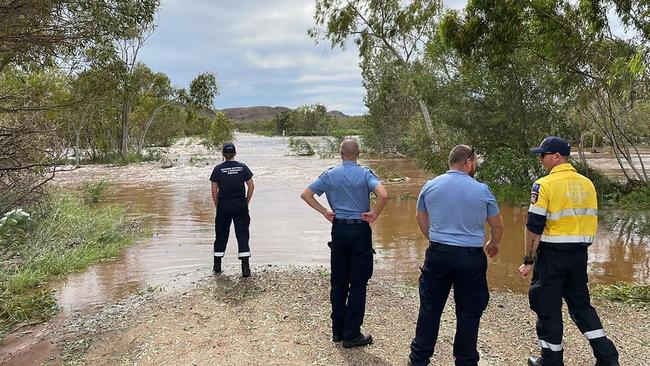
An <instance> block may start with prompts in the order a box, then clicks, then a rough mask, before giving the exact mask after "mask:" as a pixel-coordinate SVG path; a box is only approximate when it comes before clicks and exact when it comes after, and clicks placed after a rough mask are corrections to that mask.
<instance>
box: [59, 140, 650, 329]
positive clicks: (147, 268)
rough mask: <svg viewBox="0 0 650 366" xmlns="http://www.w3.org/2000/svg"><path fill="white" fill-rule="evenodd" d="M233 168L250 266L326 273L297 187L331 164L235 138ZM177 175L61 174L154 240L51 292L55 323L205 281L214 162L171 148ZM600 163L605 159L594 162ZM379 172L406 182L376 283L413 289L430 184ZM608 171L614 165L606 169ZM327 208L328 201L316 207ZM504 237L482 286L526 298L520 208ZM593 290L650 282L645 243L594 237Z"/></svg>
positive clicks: (508, 210)
mask: <svg viewBox="0 0 650 366" xmlns="http://www.w3.org/2000/svg"><path fill="white" fill-rule="evenodd" d="M236 136H237V141H236V144H237V151H238V157H237V160H239V161H242V162H245V163H246V164H247V165H248V166H249V167H250V168H251V170H252V171H253V173H254V177H253V179H254V181H255V194H254V198H253V201H252V203H251V207H250V213H251V219H252V222H251V252H252V259H251V262H252V264H254V265H255V266H258V267H259V266H260V265H266V264H275V265H309V266H320V265H322V266H327V265H328V263H329V252H328V248H327V246H326V242H327V241H328V240H329V231H330V225H329V223H328V222H327V221H326V220H325V219H324V218H323V217H322V216H320V215H318V214H317V213H316V212H314V211H313V210H311V209H310V208H309V207H308V206H307V205H306V204H304V202H303V201H302V200H301V199H300V198H299V194H300V193H301V192H302V190H303V189H304V187H305V186H306V185H307V184H309V183H310V182H311V181H312V180H313V179H315V178H316V177H317V176H318V175H319V174H320V173H321V172H322V171H323V170H325V169H327V168H328V167H330V166H333V165H336V164H338V162H339V161H338V160H337V159H320V158H318V157H299V156H293V155H289V154H290V150H289V149H288V147H287V140H286V139H283V138H273V137H261V136H255V135H250V134H237V135H236ZM169 154H170V156H172V157H175V158H176V165H175V166H174V167H172V168H169V169H162V168H160V167H159V164H157V163H144V164H134V165H129V166H125V167H106V166H87V167H83V168H81V169H77V170H75V171H71V172H61V173H59V174H58V175H57V178H56V183H57V184H59V185H60V186H63V187H65V188H64V189H68V188H74V187H77V186H78V185H79V184H80V183H81V182H84V181H89V180H99V179H107V180H109V181H110V182H111V186H110V187H111V188H110V192H109V196H108V202H109V203H117V204H122V205H125V206H126V207H127V208H128V214H129V215H134V216H138V217H142V216H144V217H145V222H146V223H147V224H148V225H149V226H150V227H151V230H152V235H151V236H148V237H145V238H142V239H140V240H138V241H137V242H136V244H135V245H133V246H132V247H130V248H128V249H127V250H126V251H125V252H124V254H123V255H122V256H121V257H119V258H117V259H116V260H114V261H109V262H103V263H99V264H96V265H93V266H91V267H90V268H88V269H87V270H86V271H85V272H82V273H78V274H73V275H70V276H68V277H67V278H66V279H65V280H64V281H62V282H61V283H57V284H54V287H53V288H54V289H55V290H56V294H57V299H58V301H59V304H60V306H61V308H62V314H61V316H60V317H63V318H66V317H70V316H73V315H74V314H75V313H77V312H84V311H91V310H92V309H93V308H94V307H95V306H99V305H102V304H105V303H110V302H116V301H119V300H121V299H123V298H124V297H126V296H127V295H128V294H131V293H134V292H137V291H140V290H145V289H148V288H152V287H158V286H160V287H164V288H170V287H175V286H177V287H183V286H187V285H188V284H189V283H191V282H194V281H196V280H198V279H200V278H203V277H205V276H206V275H208V274H209V273H210V271H211V265H212V242H213V240H214V226H213V220H214V207H213V205H212V202H211V198H210V183H209V181H208V177H209V175H210V172H211V171H212V167H213V166H214V165H215V164H216V163H218V162H219V161H220V154H219V153H218V152H216V151H208V150H206V149H205V148H203V147H202V146H201V145H197V144H192V143H190V142H189V140H183V141H182V142H181V143H179V144H176V145H175V146H173V147H171V148H170V150H169ZM599 159H602V157H599ZM362 163H363V164H366V165H369V166H371V167H374V168H376V169H378V170H384V171H393V172H397V173H398V174H399V175H401V176H403V177H407V179H406V180H405V181H401V182H395V183H391V182H387V183H386V187H387V190H388V192H389V194H390V196H391V199H390V201H389V203H388V204H387V206H386V208H385V211H384V213H383V214H382V215H381V217H380V218H379V219H378V220H377V222H375V223H374V224H373V226H372V227H373V232H374V247H375V249H376V251H377V256H376V257H375V273H376V276H391V277H393V278H394V279H398V280H400V281H402V282H404V283H411V284H415V283H416V282H417V278H418V275H419V266H420V265H421V264H422V262H423V260H424V252H425V249H426V247H427V244H428V243H427V242H426V241H425V240H424V239H423V238H422V237H421V235H420V234H419V230H418V227H417V223H416V221H415V218H414V216H415V203H416V200H415V198H416V197H417V195H418V193H419V190H420V187H421V186H422V184H423V183H424V182H425V181H426V180H427V179H430V178H431V176H430V175H429V174H427V173H426V172H423V171H421V170H419V169H418V168H417V167H416V166H415V163H414V162H413V161H412V160H408V159H399V160H381V161H362ZM610 163H611V161H610ZM320 199H321V201H322V202H324V203H325V202H326V200H325V197H324V196H323V197H321V198H320ZM501 212H502V215H503V217H504V221H505V233H504V238H503V240H502V243H501V250H500V253H499V255H498V256H497V257H495V258H493V259H490V260H489V263H490V264H489V270H488V280H489V283H490V286H491V287H492V288H496V289H508V290H512V291H515V292H523V291H525V290H526V288H527V287H528V282H527V281H524V280H521V279H519V278H518V276H517V273H516V270H517V268H518V266H519V264H520V263H521V257H522V254H523V247H522V246H523V230H524V225H525V220H526V208H517V207H506V206H501ZM236 253H237V245H236V240H235V238H234V233H231V237H230V240H229V245H228V249H227V250H226V258H225V262H224V270H225V272H226V273H232V274H234V273H237V272H238V271H239V266H238V264H239V263H238V260H237V259H236V257H237V254H236ZM589 258H590V262H589V274H590V279H591V281H592V282H595V283H614V282H618V281H626V282H641V283H648V282H649V281H650V245H648V239H647V238H642V237H638V236H634V235H632V236H629V235H626V234H624V233H618V232H607V231H604V230H603V229H601V231H600V232H599V233H598V237H597V239H596V242H595V243H594V244H593V245H592V246H591V247H590V256H589Z"/></svg>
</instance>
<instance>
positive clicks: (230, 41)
mask: <svg viewBox="0 0 650 366" xmlns="http://www.w3.org/2000/svg"><path fill="white" fill-rule="evenodd" d="M465 2H466V1H465V0H447V1H445V4H446V5H447V6H449V7H453V8H462V7H463V6H464V4H465ZM313 12H314V1H313V0H239V1H233V0H162V4H161V7H160V10H159V12H158V16H157V18H158V20H157V25H158V28H157V29H156V31H155V32H154V33H153V35H151V37H150V38H149V39H148V40H147V42H146V44H145V46H144V48H143V49H142V51H141V58H140V59H141V61H143V62H144V63H146V64H147V65H148V66H149V67H151V68H152V69H153V70H155V71H159V72H164V73H166V74H167V75H168V76H169V77H170V78H171V80H172V82H173V83H174V84H175V85H178V86H187V85H188V84H189V82H190V81H191V80H192V79H193V78H194V76H196V74H198V73H200V72H205V71H211V72H214V73H215V74H216V75H217V79H218V82H219V85H220V88H221V94H220V95H219V96H217V98H216V100H215V107H216V108H219V109H221V108H228V107H247V106H256V105H268V106H286V107H290V108H295V107H298V106H301V105H304V104H313V103H321V104H323V105H325V106H326V107H327V109H328V110H339V111H341V112H344V113H346V114H351V115H357V114H363V113H364V112H365V111H366V107H365V106H364V104H363V97H364V95H365V90H364V89H363V86H362V85H361V70H360V69H359V66H358V63H359V58H358V54H357V49H356V47H354V45H353V44H352V45H351V46H350V47H348V48H347V49H346V50H344V51H342V50H340V49H334V50H332V49H331V48H330V46H329V44H327V43H325V42H323V43H321V44H318V45H315V44H314V41H313V40H311V39H310V38H309V36H307V29H308V28H310V27H312V26H313V24H314V21H313Z"/></svg>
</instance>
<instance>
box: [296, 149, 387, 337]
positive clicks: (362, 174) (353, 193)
mask: <svg viewBox="0 0 650 366" xmlns="http://www.w3.org/2000/svg"><path fill="white" fill-rule="evenodd" d="M358 157H359V144H358V143H357V141H356V140H354V139H346V140H344V141H343V142H342V143H341V159H342V160H343V161H342V162H341V164H340V165H337V166H336V167H334V168H331V169H329V170H327V171H325V172H324V173H323V174H321V175H320V176H319V177H318V179H316V180H315V181H314V182H313V183H312V184H310V185H309V186H308V187H307V188H305V190H304V192H302V194H301V195H300V197H301V198H302V199H303V200H305V202H307V204H308V205H309V206H311V207H312V208H313V209H314V210H316V211H318V212H319V213H320V214H321V215H323V216H324V217H325V218H326V219H327V220H328V221H330V222H331V223H332V242H331V249H332V252H331V257H330V258H331V267H332V275H331V289H330V302H331V304H332V314H331V318H332V341H333V342H340V341H343V347H345V348H350V347H357V346H364V345H367V344H370V343H372V336H370V334H368V333H366V332H361V324H363V318H364V315H365V308H366V286H367V285H368V280H369V279H370V277H372V255H373V253H374V251H373V250H372V230H371V228H370V224H371V223H373V222H374V221H375V220H376V219H377V217H378V216H379V214H380V213H381V211H382V210H383V209H384V206H385V205H386V202H387V201H388V193H387V192H386V189H384V186H383V185H382V184H381V183H380V182H379V179H377V177H376V176H375V175H374V174H373V173H372V171H370V169H368V168H366V167H363V166H361V165H359V163H357V159H358ZM370 192H374V193H375V194H376V195H377V204H376V205H375V207H374V208H373V209H371V208H370ZM323 193H325V194H326V195H327V202H328V203H329V206H330V207H331V210H328V209H326V208H325V207H324V206H323V205H321V204H320V203H319V202H318V201H317V200H316V198H315V197H314V195H319V196H320V195H321V194H323Z"/></svg>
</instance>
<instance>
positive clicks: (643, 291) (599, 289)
mask: <svg viewBox="0 0 650 366" xmlns="http://www.w3.org/2000/svg"><path fill="white" fill-rule="evenodd" d="M591 293H592V294H593V295H594V297H597V298H601V299H606V300H610V301H618V302H626V303H637V304H650V285H641V284H637V283H618V284H614V285H595V286H593V287H592V289H591Z"/></svg>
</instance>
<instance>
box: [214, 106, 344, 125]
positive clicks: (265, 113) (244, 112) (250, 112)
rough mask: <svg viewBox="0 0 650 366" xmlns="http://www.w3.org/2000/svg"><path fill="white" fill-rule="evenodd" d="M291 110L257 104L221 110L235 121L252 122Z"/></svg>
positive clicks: (342, 115) (341, 115) (337, 115)
mask: <svg viewBox="0 0 650 366" xmlns="http://www.w3.org/2000/svg"><path fill="white" fill-rule="evenodd" d="M290 110H291V109H290V108H287V107H268V106H256V107H241V108H224V109H222V110H221V112H223V113H224V114H225V115H226V116H228V118H230V119H231V120H233V121H234V122H252V121H260V120H268V119H273V117H275V116H277V115H278V114H280V113H282V112H285V111H290ZM327 114H329V115H330V116H334V117H348V116H347V115H346V114H344V113H343V112H339V111H328V112H327Z"/></svg>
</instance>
